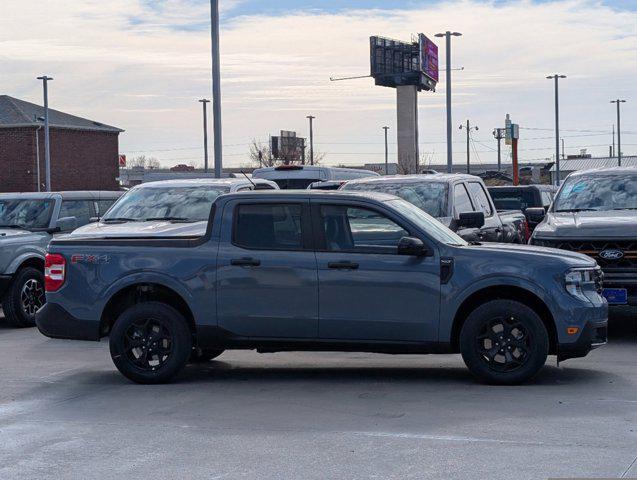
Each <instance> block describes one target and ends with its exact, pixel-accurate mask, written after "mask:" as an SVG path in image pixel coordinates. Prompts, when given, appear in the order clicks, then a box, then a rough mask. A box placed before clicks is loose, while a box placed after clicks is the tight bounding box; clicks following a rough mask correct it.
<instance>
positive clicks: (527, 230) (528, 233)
mask: <svg viewBox="0 0 637 480" xmlns="http://www.w3.org/2000/svg"><path fill="white" fill-rule="evenodd" d="M524 238H525V239H526V243H529V239H530V238H531V229H530V228H529V222H528V221H527V220H524Z"/></svg>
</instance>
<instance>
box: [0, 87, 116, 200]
mask: <svg viewBox="0 0 637 480" xmlns="http://www.w3.org/2000/svg"><path fill="white" fill-rule="evenodd" d="M43 119H44V108H43V107H41V106H39V105H35V104H33V103H29V102H25V101H23V100H18V99H17V98H13V97H9V96H7V95H0V192H37V191H38V160H37V159H38V157H39V178H40V185H41V190H44V184H45V164H44V121H43ZM49 131H50V145H51V189H52V190H54V191H56V190H57V191H61V190H117V189H118V187H119V186H118V183H117V177H118V175H119V162H118V153H119V146H118V136H119V134H120V133H121V132H123V130H120V129H119V128H115V127H112V126H110V125H104V124H102V123H99V122H94V121H92V120H87V119H85V118H80V117H76V116H73V115H69V114H67V113H63V112H59V111H57V110H52V109H49Z"/></svg>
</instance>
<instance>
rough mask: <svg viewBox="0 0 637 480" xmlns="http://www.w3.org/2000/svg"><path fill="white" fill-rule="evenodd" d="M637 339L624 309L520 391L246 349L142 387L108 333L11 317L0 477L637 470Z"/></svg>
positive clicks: (452, 368)
mask: <svg viewBox="0 0 637 480" xmlns="http://www.w3.org/2000/svg"><path fill="white" fill-rule="evenodd" d="M631 323H632V325H631ZM636 347H637V327H636V326H635V324H634V319H632V320H631V318H629V317H628V316H622V317H615V318H613V319H612V320H611V343H610V344H609V345H607V346H606V347H604V348H601V349H599V350H596V351H594V352H592V353H591V354H590V355H589V356H588V357H586V358H584V359H576V360H572V361H568V362H565V363H563V364H562V366H561V367H560V368H559V369H558V368H556V366H555V362H554V357H551V358H550V361H549V363H548V364H547V366H546V367H545V368H544V369H543V371H542V372H541V374H540V376H539V378H537V379H536V380H535V381H534V382H532V383H531V384H528V385H524V386H518V387H491V386H484V385H479V384H476V383H474V382H473V381H472V379H471V377H470V375H469V373H468V372H467V370H466V369H465V367H464V364H463V363H462V360H461V359H460V357H459V356H458V355H444V356H428V357H427V356H397V357H394V356H388V355H372V354H361V353H335V354H332V353H281V354H267V355H258V354H256V353H253V352H243V351H234V352H227V353H225V354H224V355H222V356H221V357H219V359H218V360H216V361H213V362H210V364H208V365H206V366H189V367H188V368H187V369H186V371H185V372H184V373H183V374H182V376H181V377H180V379H179V381H178V382H176V383H174V384H170V385H158V386H141V385H135V384H132V383H130V382H129V381H127V380H126V379H125V378H123V377H122V376H121V375H119V374H118V373H117V371H116V370H115V368H114V366H113V364H112V363H111V361H110V358H109V354H108V345H107V342H105V341H103V342H101V343H87V342H73V341H65V340H51V339H48V338H46V337H44V336H42V335H40V334H39V333H38V332H37V330H35V329H13V328H9V327H7V326H5V325H4V324H2V325H1V326H0V359H1V360H0V382H1V384H2V389H1V390H0V445H2V447H1V448H0V478H2V479H14V478H55V479H58V480H59V479H66V478H103V479H110V478H113V479H115V478H151V477H152V478H179V477H180V478H228V479H233V478H246V479H249V478H257V477H258V478H291V479H292V478H317V479H318V478H383V479H384V478H397V479H398V478H424V477H428V478H479V477H490V478H504V477H510V478H519V479H523V478H529V479H531V478H534V479H537V478H547V477H550V476H557V477H583V476H587V477H614V478H621V477H622V476H623V478H629V477H637V465H636V462H635V459H636V456H637V368H636V367H637V355H636V354H635V348H636ZM183 472H187V473H183Z"/></svg>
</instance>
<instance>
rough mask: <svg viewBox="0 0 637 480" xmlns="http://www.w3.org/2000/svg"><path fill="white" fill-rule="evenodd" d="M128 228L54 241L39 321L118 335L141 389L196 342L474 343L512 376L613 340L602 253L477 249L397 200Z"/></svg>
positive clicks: (88, 333) (51, 327)
mask: <svg viewBox="0 0 637 480" xmlns="http://www.w3.org/2000/svg"><path fill="white" fill-rule="evenodd" d="M127 228H128V235H127V236H126V237H121V236H119V238H116V237H111V236H110V235H108V234H106V235H104V232H102V234H91V233H89V232H87V233H86V234H85V235H78V234H73V235H70V236H68V237H66V238H59V239H56V240H55V241H53V242H52V243H51V245H50V247H49V254H48V255H47V257H46V258H47V259H46V264H47V280H46V281H47V283H46V285H47V300H48V302H47V304H46V305H45V306H44V308H43V309H41V310H40V311H39V312H38V314H37V324H38V327H39V329H40V331H41V332H42V333H43V334H44V335H47V336H49V337H54V338H70V339H80V340H99V339H100V338H102V337H104V336H106V335H109V336H110V339H109V342H110V352H111V357H112V359H113V362H114V363H115V365H116V367H117V368H118V369H119V371H120V372H121V373H122V374H124V375H125V376H126V377H128V378H129V379H131V380H133V381H136V382H140V383H158V382H165V381H169V380H170V379H172V378H173V377H174V376H175V375H176V374H177V373H178V372H179V371H180V370H181V369H182V368H183V367H184V365H185V364H186V362H187V361H188V359H189V358H191V356H192V355H193V351H194V352H196V356H197V357H198V359H200V360H207V359H212V358H214V357H217V356H219V355H221V354H222V352H223V351H224V350H226V349H256V350H257V351H259V352H262V353H265V352H279V351H293V350H315V351H334V350H343V351H366V352H379V353H394V354H397V353H401V354H402V353H420V354H422V353H452V352H460V353H462V356H463V358H464V361H465V363H466V364H467V366H468V367H469V369H470V370H471V372H473V374H474V375H476V377H477V378H479V379H481V380H483V381H487V382H491V383H502V384H512V383H519V382H523V381H525V380H528V379H529V378H531V377H532V376H533V375H535V374H536V373H537V372H538V371H539V370H540V368H541V367H542V365H543V364H544V363H545V361H546V358H547V355H548V354H555V355H557V356H558V358H559V359H560V360H565V359H567V358H573V357H580V356H584V355H586V354H587V353H588V352H589V351H590V350H591V349H592V348H595V347H598V346H600V345H602V344H604V343H605V342H606V327H607V315H608V306H607V303H606V302H605V301H604V299H603V298H602V297H601V295H600V284H599V281H600V275H601V273H600V271H599V268H598V267H597V265H596V264H595V261H593V260H592V259H590V258H589V257H586V256H585V255H581V254H577V253H570V252H562V251H557V250H553V249H539V248H535V247H529V246H526V245H501V244H500V245H495V244H490V245H489V244H484V245H470V244H468V243H467V242H465V241H464V240H463V239H462V238H460V237H459V236H458V235H456V234H455V233H453V232H452V231H451V230H449V229H448V228H446V227H444V226H443V225H442V224H441V223H440V222H438V221H436V220H435V219H433V218H432V217H431V216H429V215H427V214H426V213H424V212H423V211H422V210H420V209H419V208H417V207H415V206H414V205H413V204H411V203H409V202H406V201H405V200H402V199H400V198H398V197H395V196H392V195H386V194H381V193H351V192H312V191H308V190H305V191H296V192H285V191H282V192H247V193H238V194H230V195H223V196H220V197H219V198H218V199H217V200H216V201H215V203H214V206H213V208H212V209H211V211H210V213H209V222H208V225H207V228H206V231H205V233H203V234H202V232H201V231H200V230H199V229H198V228H195V227H192V228H191V229H190V230H184V229H183V226H182V225H173V226H172V228H174V229H175V230H180V236H179V237H173V236H170V235H168V236H166V237H161V236H152V237H149V236H147V232H145V231H141V232H140V227H139V225H137V224H136V223H128V224H127ZM118 233H121V232H118ZM140 237H145V238H140ZM319 296H320V301H319Z"/></svg>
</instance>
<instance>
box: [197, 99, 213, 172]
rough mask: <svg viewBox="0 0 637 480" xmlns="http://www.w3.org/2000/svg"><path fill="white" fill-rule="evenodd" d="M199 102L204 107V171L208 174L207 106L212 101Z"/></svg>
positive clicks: (203, 100) (202, 100)
mask: <svg viewBox="0 0 637 480" xmlns="http://www.w3.org/2000/svg"><path fill="white" fill-rule="evenodd" d="M199 102H200V103H201V104H202V105H203V158H204V160H203V171H204V173H208V112H207V111H206V105H207V104H208V103H210V100H208V99H205V98H202V99H201V100H199Z"/></svg>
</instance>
